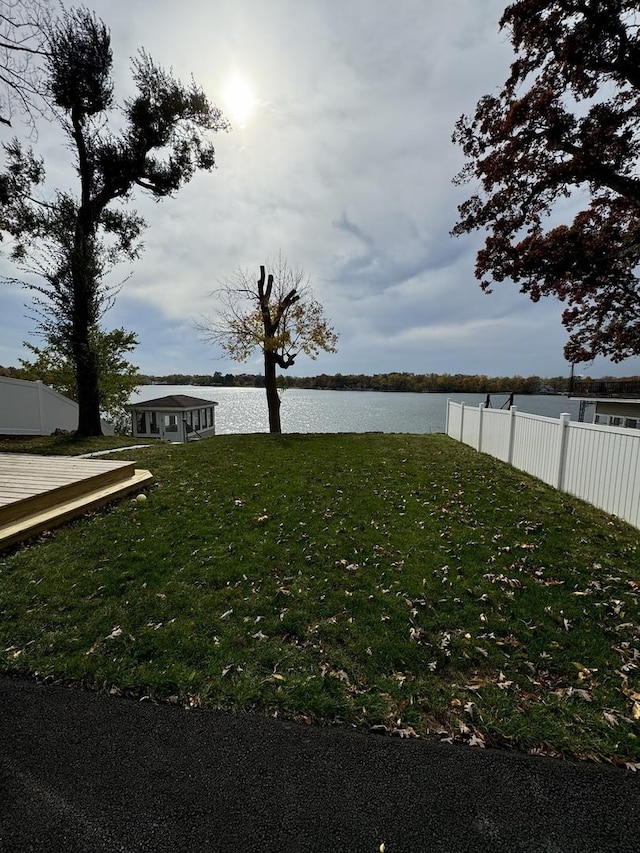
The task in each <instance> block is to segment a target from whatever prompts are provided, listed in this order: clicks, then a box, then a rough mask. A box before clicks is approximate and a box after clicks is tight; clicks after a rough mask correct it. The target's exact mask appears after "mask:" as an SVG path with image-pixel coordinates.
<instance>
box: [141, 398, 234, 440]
mask: <svg viewBox="0 0 640 853" xmlns="http://www.w3.org/2000/svg"><path fill="white" fill-rule="evenodd" d="M217 405H218V404H217V403H214V402H213V401H212V400H202V399H200V398H199V397H190V396H188V395H187V394H172V395H170V396H168V397H157V398H156V399H155V400H144V401H141V402H139V403H134V404H133V405H131V406H129V409H130V410H131V427H132V432H133V435H134V436H135V437H136V438H162V439H165V440H166V441H174V442H179V443H185V442H187V441H193V440H198V439H200V438H208V437H209V436H210V435H215V434H216V412H215V407H216V406H217Z"/></svg>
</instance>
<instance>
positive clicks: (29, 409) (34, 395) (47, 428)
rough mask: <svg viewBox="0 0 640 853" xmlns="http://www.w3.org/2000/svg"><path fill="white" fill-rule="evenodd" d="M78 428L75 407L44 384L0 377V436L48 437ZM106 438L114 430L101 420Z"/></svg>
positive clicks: (67, 399)
mask: <svg viewBox="0 0 640 853" xmlns="http://www.w3.org/2000/svg"><path fill="white" fill-rule="evenodd" d="M77 429H78V404H77V403H75V402H74V401H73V400H70V399H69V398H68V397H65V396H64V395H63V394H59V393H58V392H57V391H54V390H53V388H49V386H48V385H45V384H44V382H41V381H40V380H38V381H37V382H29V381H27V380H26V379H11V378H10V377H8V376H0V435H25V436H29V435H51V434H52V433H54V432H55V431H56V430H65V431H66V432H75V431H76V430H77ZM102 431H103V432H104V434H105V435H113V427H112V426H111V425H110V424H107V423H105V422H104V421H102Z"/></svg>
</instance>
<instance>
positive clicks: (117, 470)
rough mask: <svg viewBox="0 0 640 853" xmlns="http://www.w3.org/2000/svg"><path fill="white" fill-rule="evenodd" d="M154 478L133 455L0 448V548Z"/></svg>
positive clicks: (116, 496) (136, 487)
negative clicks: (109, 456)
mask: <svg viewBox="0 0 640 853" xmlns="http://www.w3.org/2000/svg"><path fill="white" fill-rule="evenodd" d="M152 480H153V476H152V475H151V473H150V472H149V471H145V470H138V469H136V468H135V463H134V462H129V461H122V460H118V461H111V460H105V459H79V458H77V457H69V456H37V455H34V454H21V453H0V548H3V547H6V546H7V545H9V544H13V543H15V542H19V541H20V540H21V539H26V538H28V536H30V535H33V534H35V533H37V532H41V531H42V530H46V529H48V528H49V527H54V526H56V525H58V524H61V523H63V522H64V521H67V520H68V519H70V518H74V517H76V516H78V515H81V514H82V513H84V512H87V511H89V510H90V509H93V508H95V507H96V506H100V505H102V504H104V503H107V502H109V501H111V500H115V499H117V498H118V497H121V496H123V495H125V494H127V493H128V492H130V491H133V490H134V489H139V488H141V487H143V486H145V485H148V484H149V483H150V482H151V481H152Z"/></svg>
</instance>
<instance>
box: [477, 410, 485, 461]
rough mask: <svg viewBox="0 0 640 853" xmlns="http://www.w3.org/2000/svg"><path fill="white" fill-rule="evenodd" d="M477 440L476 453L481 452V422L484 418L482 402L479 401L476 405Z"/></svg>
mask: <svg viewBox="0 0 640 853" xmlns="http://www.w3.org/2000/svg"><path fill="white" fill-rule="evenodd" d="M478 409H479V412H478V442H477V447H476V449H477V451H478V453H481V452H482V424H483V418H484V403H480V404H479V406H478Z"/></svg>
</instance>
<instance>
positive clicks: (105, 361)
mask: <svg viewBox="0 0 640 853" xmlns="http://www.w3.org/2000/svg"><path fill="white" fill-rule="evenodd" d="M92 338H93V346H94V349H95V350H96V352H97V353H98V354H99V358H100V381H99V387H98V393H99V398H100V414H101V415H102V417H104V419H105V420H106V421H108V422H109V423H111V424H113V425H114V427H115V429H116V432H120V433H124V432H127V431H128V427H129V415H128V413H127V409H126V406H127V404H128V402H129V399H130V397H131V394H133V392H134V391H135V390H136V389H137V388H138V387H139V386H140V385H142V384H143V382H142V376H141V375H140V371H139V369H138V368H137V367H136V366H135V365H133V364H131V363H130V362H129V361H128V360H127V358H126V354H127V353H130V352H133V350H134V349H135V348H136V347H137V345H138V339H137V337H136V335H135V334H134V333H133V332H127V331H125V330H124V329H113V330H112V331H110V332H103V331H101V330H100V329H94V331H93V333H92ZM25 346H26V348H27V349H28V350H29V351H30V352H31V353H32V355H33V358H32V359H20V367H21V371H20V378H21V379H30V380H36V379H40V380H41V381H42V382H44V383H45V384H46V385H49V386H50V387H51V388H54V389H55V390H56V391H58V392H59V393H60V394H64V396H65V397H68V398H69V399H70V400H76V401H77V399H78V383H77V380H76V375H75V371H74V364H73V357H72V355H71V353H69V352H68V347H67V346H66V345H65V342H64V341H63V340H59V339H56V338H55V337H48V338H47V339H46V341H45V346H43V347H38V346H35V345H34V344H31V343H25Z"/></svg>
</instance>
